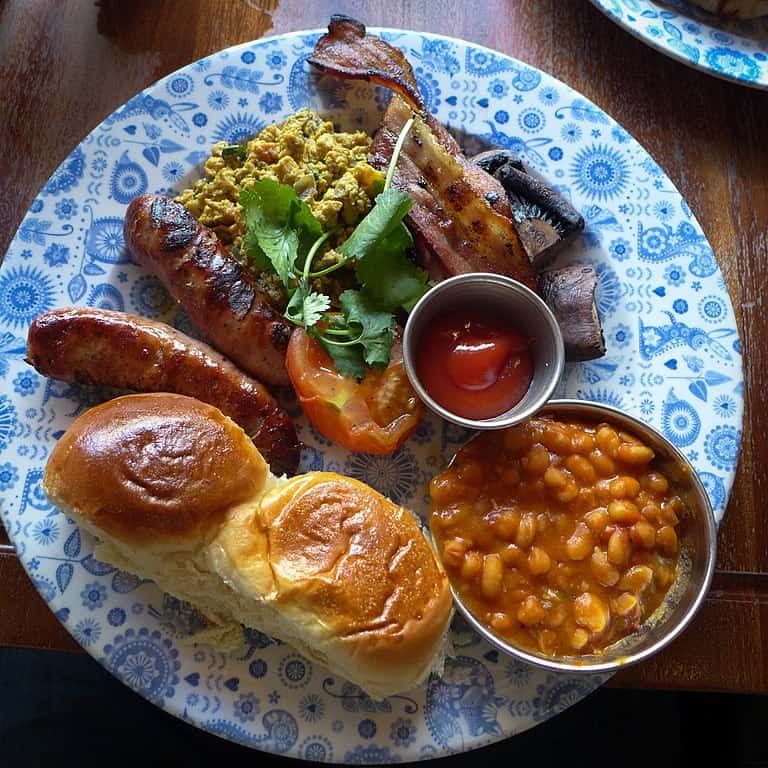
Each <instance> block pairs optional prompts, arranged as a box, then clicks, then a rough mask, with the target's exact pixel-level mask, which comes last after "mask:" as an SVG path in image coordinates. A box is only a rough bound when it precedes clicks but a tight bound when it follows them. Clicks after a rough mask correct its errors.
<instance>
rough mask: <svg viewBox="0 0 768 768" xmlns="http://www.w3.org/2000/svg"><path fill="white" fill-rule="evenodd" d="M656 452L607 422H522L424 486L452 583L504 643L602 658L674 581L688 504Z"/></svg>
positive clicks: (473, 447) (480, 443) (479, 443)
mask: <svg viewBox="0 0 768 768" xmlns="http://www.w3.org/2000/svg"><path fill="white" fill-rule="evenodd" d="M653 459H654V453H653V450H652V449H651V448H650V447H649V446H647V445H645V444H644V443H643V442H642V441H641V440H639V439H638V438H636V437H635V436H634V435H631V434H628V433H626V432H624V431H622V430H620V429H617V428H615V427H613V426H612V425H610V424H606V423H600V424H590V423H586V422H565V421H559V420H556V419H553V418H550V417H538V418H535V419H531V420H530V421H528V422H527V423H525V424H523V425H519V426H516V427H511V428H509V429H506V430H501V431H495V432H484V433H482V434H481V435H479V436H478V437H477V438H475V439H474V440H472V441H471V442H470V443H469V444H467V445H466V446H465V447H464V448H463V449H462V450H461V451H459V453H458V454H457V456H456V458H455V459H454V461H453V462H452V463H451V466H450V467H449V468H448V469H446V470H445V472H443V473H441V474H440V475H438V476H437V477H435V478H434V479H433V480H432V482H431V484H430V499H431V526H432V531H433V534H434V537H435V540H436V542H437V546H438V549H439V551H440V553H441V556H442V558H443V561H444V563H445V565H446V568H447V570H448V572H449V574H450V577H451V581H452V583H453V585H454V587H455V588H456V589H457V591H458V592H459V594H460V595H461V597H462V600H463V601H464V603H465V605H466V606H467V607H468V608H469V609H470V610H471V611H472V613H474V614H475V616H477V618H478V619H479V620H480V621H482V622H484V623H485V624H486V625H488V626H490V627H491V628H492V629H493V630H494V631H495V632H496V633H497V634H499V635H500V636H502V637H503V638H504V639H506V640H507V641H508V642H510V643H511V644H513V645H516V646H518V647H521V648H524V649H526V650H533V651H539V652H541V653H544V654H547V655H550V656H574V655H580V654H592V653H599V652H600V651H601V650H602V649H604V648H606V647H607V646H608V645H610V644H612V643H614V642H616V641H617V640H619V639H621V638H622V637H625V636H626V635H628V634H630V633H632V632H634V631H635V630H636V629H637V628H638V627H639V626H640V625H641V624H642V622H643V621H645V620H646V619H647V618H648V617H649V616H650V615H651V614H652V613H653V612H654V611H655V610H656V609H657V608H658V607H659V605H660V604H661V601H662V599H663V597H664V594H665V593H666V591H667V589H668V588H669V586H670V585H671V583H672V582H673V581H674V578H675V573H676V568H677V561H678V550H679V542H678V532H677V527H678V525H679V523H680V520H681V519H683V518H685V516H686V512H687V509H686V505H685V503H684V502H683V501H682V499H681V498H680V497H679V496H678V495H676V494H675V492H674V489H673V488H672V487H671V485H670V482H669V480H668V478H667V477H665V476H664V474H662V473H661V472H659V471H658V469H656V468H655V467H654V466H653Z"/></svg>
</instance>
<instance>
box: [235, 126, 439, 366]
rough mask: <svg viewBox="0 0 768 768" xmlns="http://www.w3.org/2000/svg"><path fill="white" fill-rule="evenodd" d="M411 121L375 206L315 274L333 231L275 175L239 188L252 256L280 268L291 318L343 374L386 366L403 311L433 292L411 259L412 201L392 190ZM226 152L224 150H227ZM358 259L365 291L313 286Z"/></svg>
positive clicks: (264, 266)
mask: <svg viewBox="0 0 768 768" xmlns="http://www.w3.org/2000/svg"><path fill="white" fill-rule="evenodd" d="M412 125H413V118H411V119H410V120H409V121H408V122H407V123H406V124H405V126H404V127H403V130H402V132H401V133H400V136H399V138H398V141H397V143H396V145H395V151H394V152H393V154H392V159H391V161H390V164H389V169H388V171H387V176H386V181H385V183H384V188H383V190H382V192H381V194H379V195H378V196H377V198H376V201H375V203H374V206H373V208H371V210H370V211H369V212H368V214H367V215H366V216H365V218H364V219H363V220H362V221H361V222H360V223H359V224H358V225H357V227H356V228H355V230H354V231H353V232H352V234H351V235H350V236H349V238H348V239H347V240H346V241H345V242H344V243H342V245H341V246H339V248H337V253H338V254H339V256H340V257H341V258H340V259H339V261H338V262H336V263H335V264H333V265H331V266H329V267H326V268H324V269H319V270H316V271H312V263H313V261H314V260H315V257H316V256H317V255H318V254H319V252H320V250H321V248H322V246H323V245H324V244H325V242H326V240H327V239H328V238H329V237H330V236H331V235H332V234H334V231H329V232H325V233H324V232H323V230H322V227H321V226H320V223H319V222H318V221H317V219H315V217H314V215H313V214H312V211H311V210H310V209H309V207H308V206H307V205H306V203H304V202H302V201H301V200H300V199H299V198H298V196H297V195H296V193H295V192H294V190H293V188H292V187H290V186H288V185H285V184H278V183H277V182H274V181H272V180H270V179H262V180H261V181H258V182H257V183H256V184H254V186H253V187H252V188H251V189H249V190H244V191H243V192H241V193H240V205H241V206H242V209H243V214H244V217H245V223H246V229H247V234H246V236H245V238H244V241H243V245H244V250H245V253H246V255H247V256H248V257H249V258H250V259H251V260H252V261H253V263H254V265H255V266H256V267H257V268H259V269H261V270H272V271H274V272H276V273H277V275H278V276H279V277H280V280H281V281H282V283H283V285H284V286H285V288H286V290H287V292H288V297H289V300H288V306H287V308H286V311H285V317H286V319H288V320H290V321H291V322H292V323H295V324H296V325H300V326H302V327H304V328H305V329H306V331H307V333H309V334H310V335H312V336H313V337H314V338H316V339H317V340H318V341H319V342H320V343H321V344H322V345H323V346H324V347H325V349H326V350H327V351H328V353H329V354H330V356H331V358H332V359H333V361H334V364H335V365H336V369H337V370H338V371H339V373H341V374H343V375H345V376H356V377H358V378H362V377H363V376H364V375H365V365H369V366H373V367H376V368H384V367H386V366H387V364H388V363H389V352H390V348H391V347H392V342H393V340H394V337H395V317H394V315H393V312H395V311H396V310H398V309H399V308H401V307H402V308H404V309H406V310H410V309H411V308H412V307H413V305H414V304H415V303H416V302H417V301H418V299H419V298H420V297H421V296H422V295H423V294H424V293H425V291H426V290H427V287H428V286H427V274H426V272H424V271H423V270H421V269H418V268H417V267H416V266H415V265H414V264H413V263H412V262H411V261H410V259H409V258H408V256H407V251H408V250H409V249H410V248H412V247H413V238H412V237H411V233H410V232H409V231H408V228H407V227H406V226H405V224H404V223H403V218H404V217H405V215H406V214H407V213H408V211H410V209H411V206H412V205H413V200H411V198H410V197H409V196H408V194H407V193H405V192H402V191H400V190H397V189H393V188H392V186H391V185H392V177H393V175H394V170H395V166H396V165H397V159H398V157H399V155H400V152H401V150H402V147H403V143H404V142H405V139H406V137H407V135H408V132H409V131H410V129H411V126H412ZM222 154H223V153H222ZM351 263H354V267H355V274H356V276H357V279H358V281H359V283H360V290H352V289H350V290H346V291H344V292H343V293H342V294H341V296H340V297H339V305H340V307H339V311H334V312H331V311H329V310H330V309H331V299H330V297H329V296H327V295H326V294H324V293H319V292H316V291H313V290H312V280H314V279H315V278H318V277H321V276H323V275H327V274H330V273H332V272H334V271H336V270H337V269H340V268H341V267H344V266H347V265H349V264H351Z"/></svg>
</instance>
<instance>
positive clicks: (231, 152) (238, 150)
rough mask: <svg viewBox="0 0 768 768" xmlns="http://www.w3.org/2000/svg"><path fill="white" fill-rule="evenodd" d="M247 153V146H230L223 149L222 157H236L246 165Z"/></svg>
mask: <svg viewBox="0 0 768 768" xmlns="http://www.w3.org/2000/svg"><path fill="white" fill-rule="evenodd" d="M247 151H248V148H247V147H246V146H245V144H229V145H228V146H226V147H222V150H221V156H222V157H223V158H225V159H229V158H230V157H234V158H235V159H236V160H239V161H240V162H241V163H244V162H245V158H246V153H247Z"/></svg>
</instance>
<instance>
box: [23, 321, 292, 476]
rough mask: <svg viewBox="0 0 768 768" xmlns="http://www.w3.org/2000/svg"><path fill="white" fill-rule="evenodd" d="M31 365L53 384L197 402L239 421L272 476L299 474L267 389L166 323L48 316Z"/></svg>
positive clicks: (285, 419) (39, 324)
mask: <svg viewBox="0 0 768 768" xmlns="http://www.w3.org/2000/svg"><path fill="white" fill-rule="evenodd" d="M27 361H28V362H29V363H31V364H32V365H33V366H34V367H35V368H36V369H37V370H38V371H39V372H40V373H42V374H43V375H44V376H50V377H51V378H54V379H62V380H64V381H71V382H78V383H80V384H97V385H105V386H112V387H119V388H124V389H133V390H136V391H138V392H174V393H177V394H181V395H189V396H191V397H196V398H198V399H199V400H203V401H205V402H206V403H210V404H211V405H215V406H216V407H217V408H218V409H219V410H221V411H222V412H223V413H225V414H226V415H227V416H229V417H230V418H231V419H232V420H233V421H236V422H237V423H238V424H239V425H240V426H241V427H242V428H243V429H244V430H245V431H246V433H247V434H248V435H249V436H250V437H251V439H252V440H253V442H254V444H255V445H256V447H257V448H258V449H259V451H261V453H262V454H263V456H264V458H265V459H266V460H267V461H268V462H269V464H270V466H271V468H272V471H273V472H275V473H276V474H282V473H287V474H293V473H294V472H295V471H296V467H297V466H298V462H299V451H300V443H299V441H298V440H297V438H296V430H295V428H294V426H293V422H292V421H291V419H290V417H289V416H288V414H287V413H286V412H285V411H284V410H283V409H282V408H280V406H279V405H278V404H277V402H276V401H275V399H274V398H273V397H272V395H271V394H270V393H269V392H268V391H267V390H266V388H265V387H264V386H263V385H262V384H260V383H259V382H258V381H256V380H255V379H252V378H251V377H250V376H248V375H246V374H245V373H243V372H242V371H240V370H239V369H237V368H236V367H235V366H234V365H233V364H232V363H231V362H229V360H227V359H226V358H224V357H223V356H222V355H220V354H219V353H218V352H216V350H214V349H212V348H211V347H209V346H208V345H207V344H205V343H203V342H201V341H197V340H195V339H191V338H189V337H188V336H186V335H185V334H183V333H181V332H180V331H177V330H176V329H175V328H171V326H169V325H166V324H165V323H159V322H156V321H154V320H148V319H147V318H145V317H139V316H137V315H130V314H127V313H125V312H113V311H110V310H106V309H96V308H91V307H70V308H65V309H55V310H52V311H50V312H43V313H42V314H41V315H38V316H37V317H36V318H35V319H34V320H33V321H32V324H31V325H30V328H29V333H28V335H27Z"/></svg>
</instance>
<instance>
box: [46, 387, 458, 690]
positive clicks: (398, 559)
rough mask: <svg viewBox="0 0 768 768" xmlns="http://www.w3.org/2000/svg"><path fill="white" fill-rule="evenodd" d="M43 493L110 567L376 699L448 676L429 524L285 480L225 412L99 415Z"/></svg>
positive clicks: (374, 500)
mask: <svg viewBox="0 0 768 768" xmlns="http://www.w3.org/2000/svg"><path fill="white" fill-rule="evenodd" d="M43 487H44V489H45V492H46V494H47V495H48V497H49V499H50V500H51V501H52V502H53V503H54V504H55V505H56V506H58V507H59V508H60V509H62V511H64V513H65V514H67V515H69V516H70V517H72V518H73V519H74V520H76V521H77V522H79V523H80V524H81V525H82V526H83V527H84V528H86V529H87V530H89V531H90V532H92V533H93V534H94V535H95V536H96V537H97V538H98V539H99V542H100V543H99V546H98V547H97V550H96V555H97V557H99V558H100V559H102V560H105V561H107V562H110V563H112V564H114V565H116V566H117V567H119V568H122V569H124V570H128V571H131V572H133V573H136V574H137V575H140V576H143V577H145V578H150V579H152V580H153V581H155V582H156V583H157V584H158V585H159V586H160V587H161V588H162V589H163V590H165V591H167V592H169V593H171V594H173V595H175V596H177V597H179V598H181V599H183V600H187V601H189V602H190V603H192V604H193V605H195V606H196V607H197V608H199V609H200V610H201V611H202V613H203V614H204V615H205V616H206V617H207V618H208V619H209V621H211V622H213V623H214V624H217V625H220V626H221V627H228V626H232V625H233V624H245V625H247V626H251V627H254V628H257V629H259V630H261V631H263V632H266V633H267V634H270V635H272V636H274V637H277V638H280V639H282V640H285V641H286V642H289V643H291V644H292V645H294V646H296V647H297V648H298V649H299V650H300V651H301V652H303V653H305V654H307V655H308V656H310V657H312V658H314V659H315V660H317V661H319V662H320V663H322V664H324V665H326V666H327V667H328V668H329V669H330V670H331V671H332V672H334V673H336V674H339V675H341V676H343V677H346V678H347V679H349V680H350V681H351V682H354V683H355V684H357V685H359V686H360V687H362V688H363V689H364V690H366V691H367V692H368V693H370V694H371V695H373V696H387V695H390V694H393V693H398V692H401V691H405V690H408V689H410V688H414V687H416V686H417V685H419V684H420V683H421V682H422V681H423V680H424V679H425V678H426V677H427V676H428V675H429V673H430V672H431V671H433V670H439V668H440V666H441V665H442V658H443V651H444V645H445V637H446V632H447V628H448V623H449V620H450V614H451V607H452V600H451V593H450V588H449V585H448V579H447V577H446V574H445V571H444V570H443V568H442V566H441V565H440V563H439V561H438V559H437V558H436V556H435V553H434V551H433V549H432V547H431V545H430V544H429V542H428V541H427V540H426V539H425V538H424V535H423V533H422V531H421V529H420V528H419V526H418V524H417V523H416V521H415V520H414V519H413V517H411V515H410V514H409V513H408V512H407V511H406V510H404V509H403V508H402V507H398V506H397V505H396V504H394V503H393V502H391V501H390V500H389V499H387V498H385V497H384V496H382V495H381V494H379V493H377V492H376V491H374V490H373V489H371V488H369V487H368V486H367V485H365V484H364V483H361V482H359V481H357V480H353V479H351V478H347V477H342V476H341V475H337V474H334V473H330V472H311V473H308V474H305V475H299V476H298V477H294V478H292V479H291V480H288V481H285V480H281V479H278V478H275V477H274V476H273V475H272V474H271V473H270V472H269V469H268V467H267V465H266V463H265V462H264V459H263V458H262V456H261V454H260V453H259V451H258V450H257V449H256V448H255V447H254V445H253V443H252V442H251V441H250V440H249V439H248V437H247V436H246V434H245V433H244V432H243V430H242V429H241V428H240V427H239V426H237V424H235V423H234V422H233V421H232V420H231V419H229V418H228V417H226V416H224V415H223V414H222V413H221V412H220V411H219V410H218V409H216V408H214V407H213V406H210V405H206V404H204V403H202V402H200V401H199V400H195V399H193V398H190V397H185V396H182V395H171V394H149V395H128V396H126V397H120V398H117V399H115V400H112V401H110V402H108V403H105V404H103V405H100V406H98V407H96V408H93V409H91V410H90V411H87V412H86V413H85V414H83V415H82V416H80V417H79V418H78V419H77V420H75V422H74V423H73V424H72V426H71V427H70V428H69V430H67V432H66V433H65V434H64V435H63V436H62V438H61V439H60V440H59V442H58V444H57V445H56V447H55V448H54V450H53V452H52V453H51V456H50V458H49V460H48V464H47V466H46V470H45V476H44V478H43Z"/></svg>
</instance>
